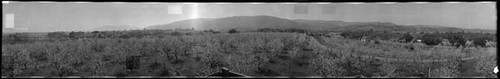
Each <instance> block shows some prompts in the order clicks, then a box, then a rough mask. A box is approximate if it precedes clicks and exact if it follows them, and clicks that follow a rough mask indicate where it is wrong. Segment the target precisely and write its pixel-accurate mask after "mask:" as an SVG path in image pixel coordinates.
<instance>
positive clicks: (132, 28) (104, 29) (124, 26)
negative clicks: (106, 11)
mask: <svg viewBox="0 0 500 79" xmlns="http://www.w3.org/2000/svg"><path fill="white" fill-rule="evenodd" d="M136 29H142V28H141V27H136V26H128V25H119V26H113V25H111V26H102V27H98V28H94V29H91V30H93V31H111V30H136Z"/></svg>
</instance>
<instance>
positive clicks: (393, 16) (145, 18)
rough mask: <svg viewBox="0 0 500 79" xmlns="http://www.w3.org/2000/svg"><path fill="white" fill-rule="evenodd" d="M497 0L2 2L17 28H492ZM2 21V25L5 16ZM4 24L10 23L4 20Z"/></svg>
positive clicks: (58, 29)
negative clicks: (248, 22)
mask: <svg viewBox="0 0 500 79" xmlns="http://www.w3.org/2000/svg"><path fill="white" fill-rule="evenodd" d="M495 6H496V4H495V3H493V2H492V3H422V4H417V3H395V4H381V3H364V4H346V3H330V4H314V3H298V4H283V3H263V4H250V3H229V4H217V3H189V4H183V3H104V2H102V3H71V2H65V3H63V2H59V3H40V2H9V3H8V4H6V3H3V4H2V10H3V11H2V14H3V16H4V17H5V16H6V15H9V16H11V15H12V14H13V15H14V17H15V19H14V24H13V25H14V26H15V28H24V29H29V30H36V31H78V30H89V29H93V28H97V27H101V26H108V25H129V26H138V27H146V26H151V25H158V24H167V23H171V22H175V21H180V20H186V19H193V18H221V17H230V16H255V15H269V16H276V17H281V18H287V19H309V20H331V21H346V22H392V23H395V24H401V25H438V26H449V27H459V28H469V29H494V30H496V26H497V23H496V20H497V18H496V17H497V15H496V7H495ZM3 22H4V23H2V24H3V25H2V26H3V27H4V28H5V24H6V23H5V22H7V20H6V18H4V19H3ZM7 24H8V23H7Z"/></svg>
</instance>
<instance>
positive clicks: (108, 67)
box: [2, 30, 496, 77]
mask: <svg viewBox="0 0 500 79" xmlns="http://www.w3.org/2000/svg"><path fill="white" fill-rule="evenodd" d="M127 32H128V33H127ZM148 32H150V33H148ZM96 34H97V35H96ZM98 34H103V36H99V35H98ZM127 34H136V35H127ZM141 34H144V35H141ZM73 35H75V34H73ZM124 35H126V37H125V36H124ZM86 36H89V38H87V37H86ZM66 37H67V38H66ZM66 37H65V38H55V37H51V38H52V40H49V41H46V40H45V41H40V40H37V41H28V42H27V41H24V42H25V43H14V44H4V43H2V56H3V57H2V76H206V75H209V74H212V73H215V72H218V70H219V68H221V67H227V68H229V69H231V70H232V71H234V72H239V73H243V74H246V75H250V76H333V77H343V76H357V75H363V76H368V77H473V76H482V77H496V76H494V74H493V73H491V70H492V68H493V67H494V66H496V64H495V63H496V56H495V55H496V49H494V47H481V46H475V47H458V48H457V47H453V46H439V45H438V46H429V45H425V44H422V43H412V42H410V43H400V42H393V41H387V40H379V41H377V43H374V42H370V41H359V40H355V39H349V38H344V37H342V36H336V37H325V36H310V35H307V34H303V33H290V32H241V33H210V32H165V31H140V30H139V31H124V32H94V33H90V32H88V33H87V32H86V33H82V36H81V37H73V38H71V37H69V36H66ZM47 38H48V37H47ZM2 40H3V41H4V38H2ZM5 41H8V40H5ZM491 50H494V51H491Z"/></svg>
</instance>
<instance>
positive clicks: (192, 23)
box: [146, 16, 308, 31]
mask: <svg viewBox="0 0 500 79" xmlns="http://www.w3.org/2000/svg"><path fill="white" fill-rule="evenodd" d="M193 27H197V28H196V30H208V29H212V30H229V29H233V28H234V29H237V30H240V31H250V30H257V29H259V28H301V29H308V27H307V26H305V25H303V24H301V23H297V22H295V21H293V20H288V19H283V18H277V17H272V16H235V17H226V18H217V19H189V20H182V21H178V22H173V23H170V24H162V25H153V26H149V27H147V28H146V29H175V28H193Z"/></svg>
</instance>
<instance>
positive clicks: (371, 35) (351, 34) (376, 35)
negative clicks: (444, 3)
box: [341, 30, 496, 48]
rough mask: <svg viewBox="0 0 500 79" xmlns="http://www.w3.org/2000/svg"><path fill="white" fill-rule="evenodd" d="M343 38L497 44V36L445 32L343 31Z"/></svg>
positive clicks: (456, 44) (481, 44)
mask: <svg viewBox="0 0 500 79" xmlns="http://www.w3.org/2000/svg"><path fill="white" fill-rule="evenodd" d="M341 36H343V37H345V38H350V39H361V38H362V37H367V38H366V39H378V40H391V41H394V42H401V43H409V42H415V40H418V39H420V40H422V43H424V44H426V45H430V46H434V45H439V44H441V43H442V42H443V40H444V39H446V40H449V43H451V45H452V46H455V47H457V48H458V47H460V46H465V43H466V41H467V40H470V41H473V46H480V47H486V40H488V41H494V42H496V38H495V37H496V36H495V34H483V33H464V32H445V33H439V32H437V33H414V34H411V33H397V32H387V31H373V30H369V31H343V32H342V34H341Z"/></svg>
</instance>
